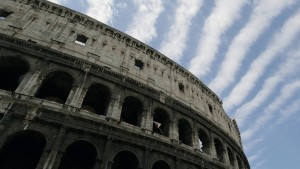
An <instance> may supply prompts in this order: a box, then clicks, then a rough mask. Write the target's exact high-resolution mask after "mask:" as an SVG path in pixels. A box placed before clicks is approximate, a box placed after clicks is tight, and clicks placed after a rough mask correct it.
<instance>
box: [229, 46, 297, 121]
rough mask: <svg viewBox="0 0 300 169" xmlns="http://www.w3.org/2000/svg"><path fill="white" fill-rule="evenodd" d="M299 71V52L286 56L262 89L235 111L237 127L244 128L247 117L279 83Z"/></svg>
mask: <svg viewBox="0 0 300 169" xmlns="http://www.w3.org/2000/svg"><path fill="white" fill-rule="evenodd" d="M299 48H300V46H299ZM299 71H300V50H299V51H296V52H291V53H290V54H288V55H287V60H286V61H285V62H284V63H283V64H281V65H280V66H279V68H278V69H277V71H276V72H275V73H274V74H273V75H272V76H270V77H269V78H268V79H266V80H265V81H264V84H263V87H262V88H261V89H260V91H259V92H258V93H257V94H256V95H255V96H254V98H253V99H251V100H250V101H247V103H245V104H244V105H242V106H241V107H239V108H238V109H236V111H235V113H234V115H233V117H234V118H235V119H236V120H237V122H238V124H239V126H240V127H242V126H244V124H245V122H246V120H247V119H248V117H249V116H250V115H251V114H252V113H253V112H255V110H256V109H257V108H258V107H259V106H261V105H262V104H263V103H264V102H265V101H266V100H267V98H268V97H269V96H270V95H271V94H272V93H273V91H274V90H275V88H276V87H277V86H278V85H279V84H280V83H282V82H284V81H285V80H286V78H287V77H290V76H295V74H296V76H297V75H298V72H299Z"/></svg>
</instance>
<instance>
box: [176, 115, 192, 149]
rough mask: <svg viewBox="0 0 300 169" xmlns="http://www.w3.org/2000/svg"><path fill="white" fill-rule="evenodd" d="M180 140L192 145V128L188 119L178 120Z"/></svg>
mask: <svg viewBox="0 0 300 169" xmlns="http://www.w3.org/2000/svg"><path fill="white" fill-rule="evenodd" d="M178 132H179V140H180V141H181V142H182V143H183V144H186V145H189V146H192V145H193V144H192V128H191V125H190V124H189V122H188V121H187V120H184V119H180V120H179V121H178Z"/></svg>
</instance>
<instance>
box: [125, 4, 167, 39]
mask: <svg viewBox="0 0 300 169" xmlns="http://www.w3.org/2000/svg"><path fill="white" fill-rule="evenodd" d="M133 2H134V4H135V5H136V6H137V8H138V10H137V12H136V14H135V16H134V17H133V21H132V23H131V24H130V25H129V27H128V30H127V31H126V33H128V34H129V35H131V36H133V37H135V38H137V39H138V40H140V41H142V42H146V43H147V42H149V41H151V40H152V39H153V38H154V37H156V35H157V33H156V28H155V23H156V21H157V18H158V17H159V15H160V14H161V12H162V11H163V10H164V6H163V2H162V1H161V0H134V1H133Z"/></svg>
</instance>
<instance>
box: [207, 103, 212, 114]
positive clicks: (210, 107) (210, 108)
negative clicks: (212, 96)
mask: <svg viewBox="0 0 300 169" xmlns="http://www.w3.org/2000/svg"><path fill="white" fill-rule="evenodd" d="M208 109H209V112H210V113H213V108H212V106H211V105H210V104H208Z"/></svg>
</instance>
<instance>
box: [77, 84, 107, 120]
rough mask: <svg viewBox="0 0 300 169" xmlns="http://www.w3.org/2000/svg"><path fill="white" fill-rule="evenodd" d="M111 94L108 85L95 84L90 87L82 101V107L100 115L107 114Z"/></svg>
mask: <svg viewBox="0 0 300 169" xmlns="http://www.w3.org/2000/svg"><path fill="white" fill-rule="evenodd" d="M110 95H111V94H110V90H109V89H108V88H107V87H106V86H104V85H100V84H93V85H91V86H90V87H89V89H88V91H87V93H86V96H85V98H84V100H83V103H82V109H85V110H87V111H90V112H92V113H96V114H99V115H105V114H106V111H107V108H108V104H109V100H110Z"/></svg>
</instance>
